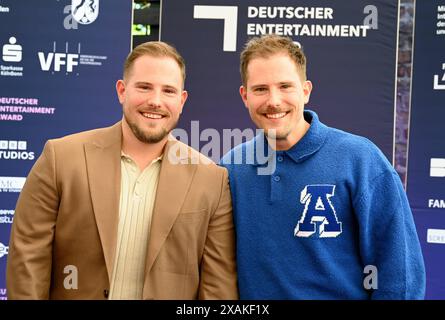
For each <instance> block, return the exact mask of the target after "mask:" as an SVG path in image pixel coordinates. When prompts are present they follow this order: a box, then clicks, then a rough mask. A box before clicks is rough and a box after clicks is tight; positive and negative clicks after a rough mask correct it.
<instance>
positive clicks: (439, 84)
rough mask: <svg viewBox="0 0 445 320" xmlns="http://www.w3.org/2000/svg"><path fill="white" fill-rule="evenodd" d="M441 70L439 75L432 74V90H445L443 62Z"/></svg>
mask: <svg viewBox="0 0 445 320" xmlns="http://www.w3.org/2000/svg"><path fill="white" fill-rule="evenodd" d="M442 70H443V73H442V72H441V75H438V74H435V75H434V84H433V89H434V90H445V63H442Z"/></svg>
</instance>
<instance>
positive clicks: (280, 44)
mask: <svg viewBox="0 0 445 320" xmlns="http://www.w3.org/2000/svg"><path fill="white" fill-rule="evenodd" d="M277 53H285V54H286V53H287V54H288V55H289V57H290V58H291V59H292V60H293V61H294V62H295V64H296V66H297V70H298V72H299V74H300V76H301V79H302V80H306V56H305V55H304V53H303V50H302V49H301V48H300V47H299V46H298V45H297V44H295V43H294V42H293V41H292V39H291V38H289V37H282V36H278V35H275V34H268V35H264V36H261V37H254V38H252V39H250V40H249V41H248V42H247V43H246V45H245V47H244V50H243V51H242V52H241V61H240V73H241V80H242V82H243V86H246V84H247V66H248V64H249V62H250V61H251V60H252V59H255V58H269V57H270V56H272V55H274V54H277Z"/></svg>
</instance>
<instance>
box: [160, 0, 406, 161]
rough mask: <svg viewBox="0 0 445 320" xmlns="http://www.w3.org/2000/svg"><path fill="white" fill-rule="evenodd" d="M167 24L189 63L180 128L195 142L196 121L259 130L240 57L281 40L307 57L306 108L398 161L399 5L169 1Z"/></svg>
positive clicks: (357, 0)
mask: <svg viewBox="0 0 445 320" xmlns="http://www.w3.org/2000/svg"><path fill="white" fill-rule="evenodd" d="M161 22H162V23H161V28H160V37H161V39H162V40H165V41H168V42H171V43H174V44H175V45H176V46H177V48H178V49H179V51H180V52H181V53H182V54H183V55H184V57H185V60H186V62H187V67H188V70H187V80H186V82H187V83H186V85H187V89H188V91H189V93H190V95H189V100H188V103H187V105H186V107H185V109H184V110H185V111H186V112H184V114H183V116H182V121H181V122H180V124H181V126H183V127H184V128H187V129H188V130H190V135H191V134H193V131H194V129H195V128H196V127H197V124H195V125H193V124H191V121H193V120H197V119H199V120H200V121H199V126H200V128H202V127H210V128H216V129H218V130H221V129H222V128H232V127H233V128H240V129H242V128H245V127H252V128H253V124H252V122H251V121H250V118H249V115H248V112H247V109H246V108H245V107H244V105H243V103H242V101H241V98H240V96H239V93H238V92H239V86H240V73H239V54H240V52H241V51H242V49H243V46H244V44H245V42H246V40H247V39H248V38H250V37H253V36H257V35H261V34H265V33H276V34H280V35H285V36H289V37H291V38H292V39H293V40H294V41H296V42H298V43H299V44H300V45H301V46H302V48H303V50H304V51H305V53H306V55H307V57H308V68H307V73H308V78H309V79H310V80H311V81H312V83H313V86H314V88H313V91H312V94H311V100H310V102H309V104H308V105H307V108H310V109H313V110H314V111H316V112H317V113H318V115H319V117H320V120H321V121H323V122H325V123H327V124H329V125H332V126H335V127H338V128H341V129H344V130H347V131H351V132H354V133H356V134H360V135H364V136H366V137H368V138H370V139H371V140H372V141H374V142H375V143H376V144H377V145H378V146H379V147H380V148H381V149H382V150H383V152H384V153H385V155H386V156H387V157H388V159H389V160H390V161H392V158H393V148H394V112H395V110H394V109H395V84H396V81H395V80H396V58H397V57H396V56H397V31H398V28H397V26H398V1H395V0H390V1H388V0H378V1H368V0H366V1H365V0H347V1H344V0H343V1H326V0H317V1H314V0H299V1H289V0H287V1H273V2H271V1H267V0H244V1H236V0H207V1H197V0H191V1H181V0H163V1H162V5H161ZM225 151H228V150H222V151H221V152H222V153H225ZM214 158H217V157H214Z"/></svg>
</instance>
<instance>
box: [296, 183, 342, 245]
mask: <svg viewBox="0 0 445 320" xmlns="http://www.w3.org/2000/svg"><path fill="white" fill-rule="evenodd" d="M334 191H335V185H331V184H320V185H307V186H306V187H305V188H304V189H303V190H302V191H301V193H300V202H301V203H303V204H304V205H305V206H304V211H303V214H302V215H301V219H300V220H299V221H298V224H297V226H296V227H295V230H294V235H295V236H296V237H304V238H307V237H310V236H312V235H313V234H314V233H316V232H317V222H318V223H319V230H318V235H319V237H320V238H333V237H337V236H338V235H339V234H341V233H342V223H341V222H339V221H338V219H337V215H336V213H335V208H334V206H333V205H332V203H331V201H330V198H331V197H333V196H334Z"/></svg>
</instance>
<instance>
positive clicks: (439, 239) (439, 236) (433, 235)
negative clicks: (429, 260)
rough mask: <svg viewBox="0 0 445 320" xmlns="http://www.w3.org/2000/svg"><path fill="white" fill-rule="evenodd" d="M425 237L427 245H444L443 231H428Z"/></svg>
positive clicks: (444, 231)
mask: <svg viewBox="0 0 445 320" xmlns="http://www.w3.org/2000/svg"><path fill="white" fill-rule="evenodd" d="M426 237H427V239H426V241H427V242H428V243H445V230H443V229H428V231H427V236H426Z"/></svg>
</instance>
